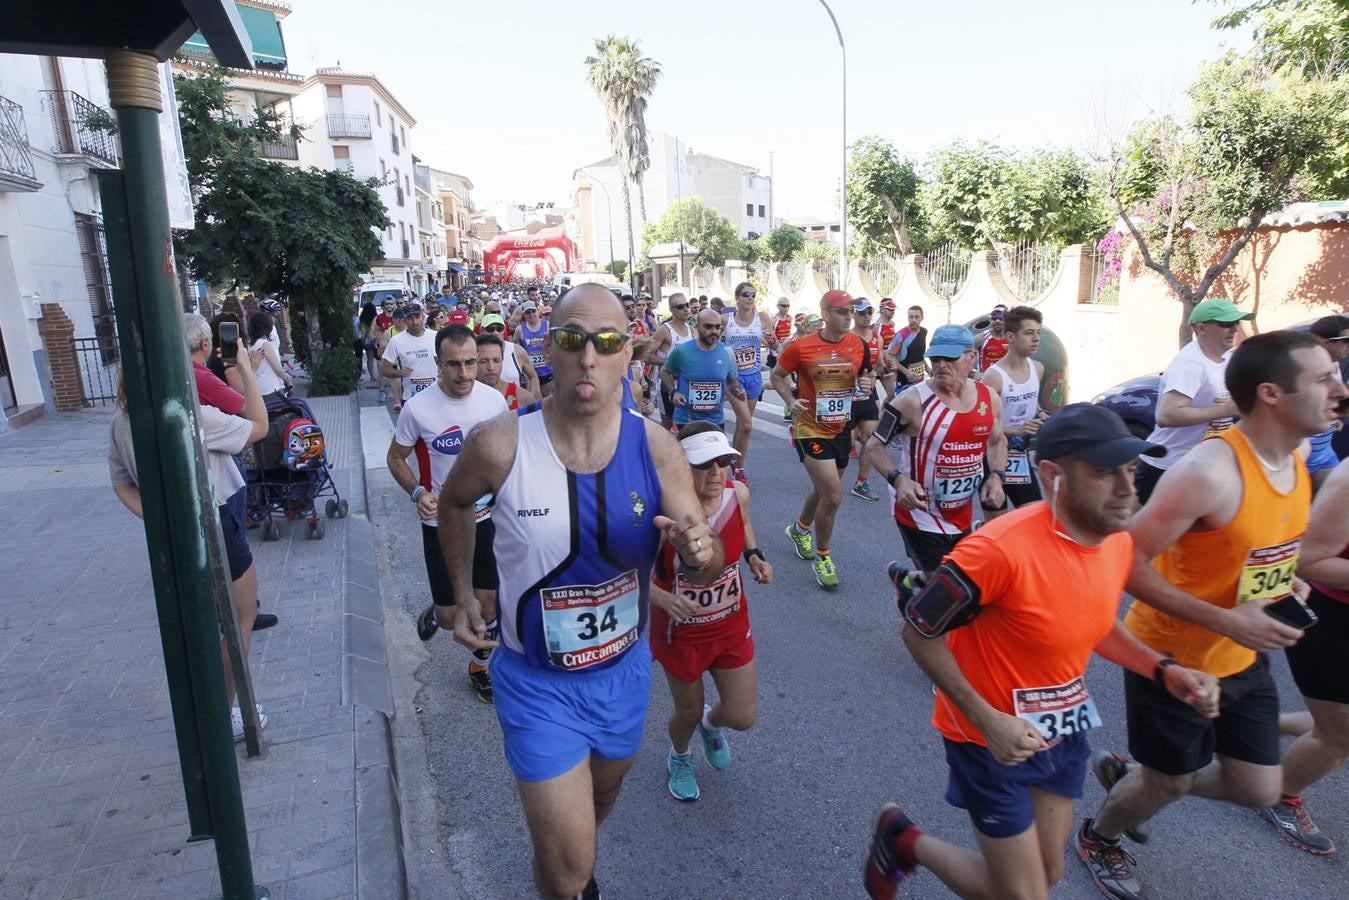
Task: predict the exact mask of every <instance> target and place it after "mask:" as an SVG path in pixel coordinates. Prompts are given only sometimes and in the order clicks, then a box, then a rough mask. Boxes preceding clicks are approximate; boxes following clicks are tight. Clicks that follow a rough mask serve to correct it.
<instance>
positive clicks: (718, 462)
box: [690, 456, 735, 472]
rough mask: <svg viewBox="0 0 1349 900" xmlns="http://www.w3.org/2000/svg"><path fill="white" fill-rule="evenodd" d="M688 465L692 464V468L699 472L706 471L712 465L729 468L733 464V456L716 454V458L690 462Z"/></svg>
mask: <svg viewBox="0 0 1349 900" xmlns="http://www.w3.org/2000/svg"><path fill="white" fill-rule="evenodd" d="M690 465H692V466H693V468H695V469H697V470H698V471H699V472H706V471H707V470H708V469H710V468H712V467H713V466H717V467H718V468H722V469H729V468H730V467H731V466H733V465H735V457H734V456H718V457H717V458H716V459H709V460H708V461H707V462H700V463H690Z"/></svg>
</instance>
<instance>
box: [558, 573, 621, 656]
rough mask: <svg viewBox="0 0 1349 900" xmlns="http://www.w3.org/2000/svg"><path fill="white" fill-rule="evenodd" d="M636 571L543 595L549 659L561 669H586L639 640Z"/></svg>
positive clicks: (562, 588)
mask: <svg viewBox="0 0 1349 900" xmlns="http://www.w3.org/2000/svg"><path fill="white" fill-rule="evenodd" d="M638 589H639V584H638V581H637V570H636V569H629V570H628V571H627V572H624V573H623V574H621V575H619V576H617V577H616V578H612V579H610V580H609V581H606V582H605V583H604V584H590V585H568V586H565V587H548V588H543V589H542V590H540V591H539V601H540V607H541V609H542V611H543V635H544V639H545V640H546V641H547V643H548V656H549V659H551V660H552V663H553V665H554V666H556V667H557V668H559V669H566V670H568V671H574V670H577V669H585V668H589V667H590V666H593V665H596V664H597V663H602V662H604V661H605V660H608V659H612V658H614V657H615V656H618V655H619V654H620V653H622V652H623V651H624V650H627V649H628V648H629V647H631V646H632V645H633V644H635V643H636V642H637V637H638V635H637V627H638V623H639V615H640V613H639V610H638V597H639V591H638Z"/></svg>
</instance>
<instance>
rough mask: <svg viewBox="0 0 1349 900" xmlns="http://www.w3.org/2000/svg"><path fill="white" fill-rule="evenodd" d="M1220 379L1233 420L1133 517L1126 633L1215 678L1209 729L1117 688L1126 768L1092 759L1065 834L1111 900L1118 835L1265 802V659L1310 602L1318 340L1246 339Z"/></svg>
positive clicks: (1121, 854) (1118, 885) (1322, 382)
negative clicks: (1196, 800)
mask: <svg viewBox="0 0 1349 900" xmlns="http://www.w3.org/2000/svg"><path fill="white" fill-rule="evenodd" d="M1223 380H1224V383H1225V386H1226V387H1227V392H1228V394H1229V395H1230V396H1231V398H1232V402H1233V403H1234V404H1235V405H1236V407H1237V410H1238V411H1239V412H1240V413H1241V421H1240V422H1238V423H1237V424H1236V425H1235V426H1233V427H1231V428H1227V429H1225V430H1223V431H1219V432H1216V433H1215V434H1213V435H1212V436H1211V437H1209V438H1206V439H1204V440H1202V441H1200V442H1199V444H1198V445H1197V446H1196V447H1195V448H1194V449H1193V450H1191V451H1189V452H1188V453H1186V454H1185V457H1184V458H1183V459H1182V460H1180V462H1178V463H1176V464H1175V465H1173V466H1170V467H1169V468H1168V469H1167V470H1166V472H1165V473H1164V474H1163V475H1162V477H1161V480H1160V481H1158V482H1157V487H1156V488H1155V489H1154V491H1153V494H1152V496H1151V498H1150V499H1149V500H1148V503H1147V505H1146V506H1144V507H1143V509H1142V510H1140V511H1139V513H1138V515H1137V516H1136V517H1135V518H1134V521H1133V524H1132V526H1130V529H1129V530H1130V533H1131V534H1132V536H1133V539H1134V559H1133V565H1132V571H1131V572H1130V573H1129V585H1128V587H1129V593H1130V594H1132V595H1133V596H1134V597H1135V598H1136V602H1135V603H1134V605H1133V606H1132V607H1131V608H1130V610H1129V613H1128V615H1127V616H1126V617H1125V619H1124V624H1125V626H1127V627H1128V629H1129V630H1130V631H1131V632H1132V633H1133V634H1135V635H1137V637H1138V639H1139V640H1141V641H1142V642H1143V643H1144V644H1146V645H1148V646H1149V647H1151V648H1153V649H1154V650H1157V651H1159V652H1161V653H1164V654H1166V656H1167V657H1168V658H1171V659H1174V660H1176V661H1177V662H1178V663H1180V664H1181V665H1186V666H1190V667H1192V668H1195V669H1200V670H1202V671H1204V672H1205V673H1207V674H1208V675H1210V676H1212V677H1215V678H1217V679H1219V681H1220V684H1221V685H1222V704H1221V712H1222V714H1221V716H1220V717H1219V718H1218V719H1217V720H1216V721H1210V720H1209V719H1207V718H1201V717H1196V716H1194V715H1193V714H1191V712H1190V711H1189V710H1188V709H1187V708H1185V707H1183V706H1180V705H1179V704H1177V703H1176V702H1175V701H1174V700H1173V699H1172V698H1171V697H1168V696H1167V695H1165V694H1163V693H1162V692H1160V691H1158V690H1156V689H1155V687H1154V686H1153V685H1151V684H1150V683H1148V682H1147V681H1146V680H1145V679H1142V678H1138V677H1137V676H1134V675H1129V674H1126V675H1125V678H1124V700H1125V705H1126V708H1127V711H1128V722H1129V751H1130V753H1132V754H1133V757H1134V759H1136V760H1138V762H1139V763H1140V765H1138V766H1132V767H1126V765H1125V763H1124V760H1123V758H1122V757H1120V756H1118V755H1115V754H1102V755H1100V756H1098V757H1097V758H1096V759H1095V760H1093V767H1094V768H1095V769H1096V777H1097V778H1098V779H1099V780H1100V781H1101V782H1102V783H1103V784H1104V785H1105V786H1106V788H1107V789H1108V790H1109V795H1108V796H1107V798H1106V802H1105V804H1104V805H1103V806H1102V807H1101V810H1100V812H1099V813H1097V815H1096V817H1095V818H1094V819H1086V820H1084V821H1083V823H1082V827H1081V829H1080V831H1079V833H1078V856H1079V857H1081V859H1082V861H1083V863H1085V864H1086V866H1087V870H1088V871H1089V872H1090V873H1091V875H1092V878H1093V879H1094V880H1095V881H1096V886H1097V887H1098V888H1100V890H1101V892H1102V893H1103V894H1106V895H1107V896H1110V897H1115V898H1120V900H1129V898H1133V897H1140V896H1142V889H1141V888H1140V887H1139V884H1138V881H1137V880H1136V879H1135V878H1134V866H1135V861H1134V858H1133V856H1132V855H1130V854H1129V853H1127V852H1125V851H1124V850H1123V849H1122V848H1121V847H1120V844H1119V839H1120V835H1121V834H1127V835H1129V836H1130V837H1131V838H1132V839H1134V840H1135V841H1139V842H1141V841H1140V838H1141V839H1146V834H1145V832H1143V831H1142V830H1141V826H1144V825H1145V823H1146V822H1147V820H1148V819H1150V818H1151V817H1152V816H1154V815H1155V814H1156V813H1157V812H1158V811H1160V810H1161V809H1162V808H1163V807H1165V806H1166V805H1167V804H1170V803H1173V802H1175V801H1176V800H1179V799H1180V798H1181V797H1184V796H1185V795H1186V794H1197V795H1199V796H1201V797H1207V798H1209V799H1210V800H1227V801H1230V802H1233V803H1240V804H1242V805H1245V806H1251V807H1255V808H1256V809H1265V808H1268V807H1272V806H1274V805H1275V803H1277V802H1278V800H1279V788H1280V785H1281V777H1280V775H1281V773H1280V767H1279V695H1278V690H1277V688H1276V687H1275V684H1274V678H1273V676H1272V675H1271V674H1270V671H1269V661H1268V660H1267V659H1266V658H1265V656H1264V652H1267V651H1271V650H1278V649H1280V648H1283V647H1289V646H1292V645H1293V644H1295V643H1297V641H1298V639H1299V638H1301V637H1302V628H1301V627H1294V626H1293V625H1292V624H1288V623H1289V622H1290V621H1292V620H1293V619H1294V618H1296V616H1297V615H1298V614H1299V612H1301V613H1302V615H1303V616H1304V619H1305V607H1303V608H1302V609H1301V610H1299V608H1298V607H1299V606H1300V604H1299V602H1298V601H1297V600H1289V599H1288V598H1289V597H1290V596H1293V597H1298V596H1300V598H1301V599H1302V600H1305V599H1306V596H1307V592H1308V587H1307V585H1306V584H1305V583H1303V582H1301V581H1300V580H1298V579H1296V578H1295V577H1294V573H1295V572H1296V571H1297V567H1298V560H1299V557H1300V555H1301V542H1302V535H1303V532H1304V531H1306V529H1307V521H1308V515H1309V512H1310V508H1311V478H1310V476H1308V474H1307V467H1306V466H1305V465H1304V464H1303V462H1302V458H1301V457H1300V456H1299V455H1298V453H1297V449H1298V446H1299V445H1300V444H1301V443H1302V441H1303V440H1304V439H1305V438H1308V437H1311V436H1312V435H1314V434H1317V433H1318V432H1320V431H1323V430H1325V428H1326V427H1327V426H1328V425H1329V424H1330V423H1331V422H1332V421H1334V418H1335V414H1336V413H1335V408H1336V406H1337V405H1338V403H1339V401H1340V400H1341V399H1343V398H1344V396H1345V393H1346V392H1345V387H1344V383H1343V382H1342V381H1341V380H1340V373H1339V369H1338V367H1337V366H1336V365H1335V364H1334V363H1333V362H1332V361H1331V359H1330V354H1328V353H1327V352H1326V350H1325V348H1324V347H1322V346H1321V339H1320V338H1318V337H1316V336H1315V335H1313V334H1309V333H1307V332H1300V331H1272V332H1268V333H1266V334H1260V335H1256V336H1255V337H1252V338H1248V339H1247V340H1246V341H1245V342H1244V343H1242V345H1241V346H1240V347H1238V348H1237V349H1236V350H1235V351H1233V353H1232V355H1231V357H1229V359H1228V362H1227V369H1226V371H1225V372H1224V374H1223ZM1051 421H1052V420H1051ZM1040 433H1041V435H1043V434H1044V429H1043V428H1042V429H1041V431H1040ZM1040 440H1041V444H1040V446H1041V448H1042V449H1041V452H1042V453H1043V441H1044V439H1043V437H1041V439H1040ZM1063 583H1065V584H1071V583H1072V582H1063ZM1276 601H1284V603H1280V604H1279V607H1278V608H1274V604H1275V602H1276ZM1286 605H1291V606H1292V609H1291V611H1290V612H1289V613H1284V612H1283V611H1282V610H1283V608H1284V607H1285V606H1286ZM1271 609H1274V611H1273V612H1270V610H1271ZM1306 624H1307V623H1306V622H1305V621H1304V622H1303V625H1304V626H1305V625H1306ZM1320 627H1323V628H1324V627H1327V626H1324V625H1323V626H1320ZM1126 768H1127V772H1126Z"/></svg>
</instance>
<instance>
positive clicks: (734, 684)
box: [648, 422, 773, 800]
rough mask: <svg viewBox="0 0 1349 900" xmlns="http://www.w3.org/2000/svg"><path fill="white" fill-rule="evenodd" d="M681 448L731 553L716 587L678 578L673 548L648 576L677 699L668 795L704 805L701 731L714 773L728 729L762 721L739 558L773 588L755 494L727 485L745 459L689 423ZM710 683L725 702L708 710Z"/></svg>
mask: <svg viewBox="0 0 1349 900" xmlns="http://www.w3.org/2000/svg"><path fill="white" fill-rule="evenodd" d="M679 443H680V445H681V446H682V447H683V448H684V453H685V454H686V455H687V456H688V459H689V465H690V466H692V468H693V489H694V491H695V492H696V493H697V494H698V497H699V499H700V500H701V501H702V506H703V512H704V514H706V515H707V517H708V522H709V523H710V524H711V526H712V529H713V530H714V531H715V532H716V533H717V535H718V536H719V537H720V538H721V540H722V544H723V545H724V546H725V548H726V560H727V566H726V570H725V572H723V573H722V576H721V577H720V578H718V579H717V580H716V581H715V582H713V583H711V584H704V585H694V584H688V583H686V582H684V580H683V579H682V578H681V576H680V564H679V558H678V556H677V555H676V554H675V552H674V548H673V547H671V546H670V545H669V544H663V545H662V546H661V549H660V554H659V555H658V556H657V558H656V566H655V569H654V570H653V572H652V576H651V628H650V630H649V632H648V634H649V640H650V642H651V655H652V656H653V657H654V658H655V659H656V661H657V662H659V663H660V664H661V666H662V667H664V669H665V678H666V681H667V682H668V683H669V685H670V694H671V696H672V697H673V698H674V712H673V713H672V714H671V716H670V725H669V731H670V755H669V759H668V760H667V761H666V769H667V771H668V772H669V775H670V779H669V782H668V785H667V786H668V788H669V790H670V795H671V796H673V797H674V798H675V799H676V800H697V799H698V795H699V790H698V779H697V777H696V776H695V775H694V771H693V753H692V752H691V750H690V748H689V742H690V741H691V740H692V738H693V732H694V731H695V730H696V731H697V732H698V734H699V735H700V736H701V737H702V740H703V755H704V757H705V758H706V759H707V763H708V765H710V766H711V767H712V768H714V769H725V768H726V767H727V766H729V765H730V764H731V748H730V745H729V744H727V742H726V737H725V729H727V728H732V729H734V730H736V731H746V730H748V729H749V728H750V727H751V726H752V725H753V724H754V719H755V716H756V715H757V713H758V705H759V699H758V691H759V687H758V675H757V674H756V671H755V668H754V639H753V638H752V637H751V636H750V627H749V608H748V606H747V604H746V600H745V589H744V582H743V580H742V577H741V567H740V559H741V558H742V557H743V558H744V560H745V562H746V563H747V564H748V566H749V573H750V575H751V576H752V577H753V578H754V580H755V581H757V582H758V583H759V584H768V583H769V582H770V581H772V580H773V567H772V566H771V565H769V563H768V561H767V560H766V559H764V555H763V553H762V552H761V551H760V550H759V548H758V546H757V543H756V541H755V539H754V529H753V528H752V527H751V526H750V524H749V488H748V487H747V486H746V485H744V484H742V483H740V482H736V481H732V480H730V473H731V464H732V463H733V462H734V461H735V460H736V458H738V457H739V455H740V454H739V453H737V452H736V451H735V450H734V449H733V448H732V447H731V445H730V442H728V441H727V440H726V435H725V434H723V433H722V432H721V430H720V429H719V428H717V426H715V425H713V424H711V423H709V422H691V423H689V424H688V425H685V426H684V427H683V428H681V429H679ZM704 672H707V673H710V674H711V675H712V682H713V683H714V684H715V685H716V686H717V695H718V696H719V698H720V700H719V702H718V703H717V704H716V706H707V705H704V702H703V701H704V693H703V673H704Z"/></svg>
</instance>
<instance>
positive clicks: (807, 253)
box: [792, 241, 838, 265]
mask: <svg viewBox="0 0 1349 900" xmlns="http://www.w3.org/2000/svg"><path fill="white" fill-rule="evenodd" d="M792 259H793V260H795V261H803V262H816V263H821V264H825V265H827V264H829V263H837V262H838V245H837V244H831V243H829V242H827V241H806V242H805V244H803V245H802V246H801V249H800V250H797V251H796V252H795V253H793V254H792Z"/></svg>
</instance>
